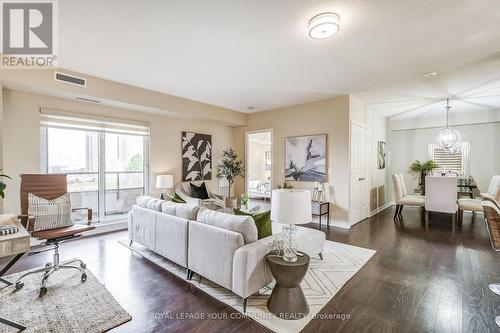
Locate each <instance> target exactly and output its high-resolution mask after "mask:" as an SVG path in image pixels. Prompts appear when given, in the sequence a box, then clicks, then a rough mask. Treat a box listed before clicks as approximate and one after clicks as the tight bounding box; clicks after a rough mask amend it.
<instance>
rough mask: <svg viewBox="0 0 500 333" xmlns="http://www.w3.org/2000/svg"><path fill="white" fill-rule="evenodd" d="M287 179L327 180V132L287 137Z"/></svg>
mask: <svg viewBox="0 0 500 333" xmlns="http://www.w3.org/2000/svg"><path fill="white" fill-rule="evenodd" d="M285 180H295V181H306V182H315V181H317V182H323V183H324V182H326V181H327V172H326V134H315V135H305V136H294V137H288V138H285Z"/></svg>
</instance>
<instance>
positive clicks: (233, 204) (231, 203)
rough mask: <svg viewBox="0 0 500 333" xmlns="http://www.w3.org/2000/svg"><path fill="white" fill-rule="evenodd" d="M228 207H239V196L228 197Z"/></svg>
mask: <svg viewBox="0 0 500 333" xmlns="http://www.w3.org/2000/svg"><path fill="white" fill-rule="evenodd" d="M226 208H238V198H235V197H231V198H226Z"/></svg>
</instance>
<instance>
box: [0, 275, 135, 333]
mask: <svg viewBox="0 0 500 333" xmlns="http://www.w3.org/2000/svg"><path fill="white" fill-rule="evenodd" d="M23 273H25V272H21V273H16V274H12V275H9V276H5V277H4V278H5V279H6V280H8V281H16V279H17V278H18V277H19V276H20V275H22V274H23ZM41 278H42V274H32V275H29V276H27V277H26V278H24V279H23V282H24V287H23V288H22V289H20V290H17V291H16V289H15V287H14V286H6V287H3V286H4V284H1V283H0V288H1V289H0V316H1V317H4V318H7V319H9V320H12V321H16V322H18V323H20V324H23V325H25V326H27V327H28V328H27V329H26V330H24V331H23V332H30V333H31V332H37V333H38V332H40V333H42V332H43V333H45V332H75V333H77V332H78V333H80V332H81V333H91V332H95V333H100V332H106V331H108V330H110V329H112V328H114V327H116V326H119V325H121V324H123V323H126V322H127V321H129V320H131V319H132V317H131V316H130V314H128V313H127V311H125V310H124V309H123V308H122V307H121V306H120V304H118V302H117V301H116V300H115V299H114V298H113V296H112V295H111V293H110V292H109V291H108V290H107V289H106V288H105V287H104V285H102V284H101V283H100V282H99V281H98V280H97V279H96V278H95V277H94V275H93V274H92V272H90V270H89V269H87V281H85V282H83V283H82V282H81V280H80V273H79V272H78V271H76V270H75V271H73V270H59V271H57V272H55V273H54V274H52V275H51V276H50V279H49V280H48V282H47V289H48V290H47V294H45V295H44V296H43V297H39V294H38V290H39V289H40V281H41ZM0 332H18V330H17V329H14V328H11V327H8V326H5V325H1V324H0Z"/></svg>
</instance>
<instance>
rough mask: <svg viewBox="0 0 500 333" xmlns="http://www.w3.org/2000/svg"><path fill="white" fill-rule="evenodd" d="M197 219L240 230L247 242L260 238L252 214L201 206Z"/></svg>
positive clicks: (236, 230)
mask: <svg viewBox="0 0 500 333" xmlns="http://www.w3.org/2000/svg"><path fill="white" fill-rule="evenodd" d="M196 220H197V221H198V222H201V223H205V224H211V225H214V226H216V227H219V228H224V229H227V230H231V231H234V232H238V233H240V234H242V235H243V239H244V240H245V244H248V243H253V242H255V241H256V240H257V239H258V233H257V226H256V225H255V222H254V220H253V218H252V217H251V216H245V215H232V214H226V213H221V212H216V211H213V210H210V209H208V208H206V207H201V208H200V210H199V211H198V217H197V219H196Z"/></svg>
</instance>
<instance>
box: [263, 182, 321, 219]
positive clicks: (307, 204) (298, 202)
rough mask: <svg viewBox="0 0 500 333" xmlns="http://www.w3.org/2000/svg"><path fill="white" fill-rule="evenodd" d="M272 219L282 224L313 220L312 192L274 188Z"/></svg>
mask: <svg viewBox="0 0 500 333" xmlns="http://www.w3.org/2000/svg"><path fill="white" fill-rule="evenodd" d="M271 220H272V221H273V222H276V223H282V224H304V223H309V222H311V221H312V212H311V192H309V191H307V190H289V189H279V190H273V193H272V196H271Z"/></svg>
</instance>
